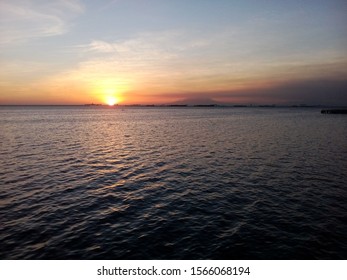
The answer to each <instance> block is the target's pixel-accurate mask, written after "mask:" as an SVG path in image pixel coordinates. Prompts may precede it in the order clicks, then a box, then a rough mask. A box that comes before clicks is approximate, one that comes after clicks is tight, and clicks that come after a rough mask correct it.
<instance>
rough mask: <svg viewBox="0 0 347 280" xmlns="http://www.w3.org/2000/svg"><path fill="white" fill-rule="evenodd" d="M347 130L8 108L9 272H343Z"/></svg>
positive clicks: (294, 114)
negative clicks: (175, 263)
mask: <svg viewBox="0 0 347 280" xmlns="http://www.w3.org/2000/svg"><path fill="white" fill-rule="evenodd" d="M346 143H347V117H346V116H345V115H322V114H320V110H319V109H307V108H306V109H304V108H288V109H285V108H277V109H276V108H125V109H121V108H115V109H106V108H89V107H83V106H82V107H4V106H3V107H0V187H1V192H0V258H2V259H346V258H347V245H346V233H347V183H346V182H347V144H346Z"/></svg>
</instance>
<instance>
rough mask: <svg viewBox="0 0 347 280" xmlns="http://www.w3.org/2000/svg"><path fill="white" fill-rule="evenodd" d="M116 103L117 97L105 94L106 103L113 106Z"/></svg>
mask: <svg viewBox="0 0 347 280" xmlns="http://www.w3.org/2000/svg"><path fill="white" fill-rule="evenodd" d="M117 103H118V99H117V98H116V97H115V96H107V97H106V104H107V105H109V106H114V105H115V104H117Z"/></svg>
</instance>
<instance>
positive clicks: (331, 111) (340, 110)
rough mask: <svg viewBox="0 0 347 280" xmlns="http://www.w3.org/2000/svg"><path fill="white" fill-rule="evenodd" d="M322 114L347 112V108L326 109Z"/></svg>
mask: <svg viewBox="0 0 347 280" xmlns="http://www.w3.org/2000/svg"><path fill="white" fill-rule="evenodd" d="M321 113H322V114H347V109H324V110H322V111H321Z"/></svg>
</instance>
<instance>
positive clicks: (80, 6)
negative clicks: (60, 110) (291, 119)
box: [0, 0, 347, 105]
mask: <svg viewBox="0 0 347 280" xmlns="http://www.w3.org/2000/svg"><path fill="white" fill-rule="evenodd" d="M0 69H1V70H0V104H2V105H5V104H86V103H102V104H106V103H117V104H179V103H189V102H194V103H199V102H200V103H203V102H207V103H211V102H212V103H213V102H215V103H225V104H279V105H298V104H308V105H347V1H345V0H325V1H323V0H315V1H313V0H300V1H299V0H291V1H288V0H283V1H282V0H276V1H275V0H104V1H102V0H99V1H96V0H93V1H92V0H0Z"/></svg>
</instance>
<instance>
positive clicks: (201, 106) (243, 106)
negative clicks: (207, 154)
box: [0, 104, 347, 109]
mask: <svg viewBox="0 0 347 280" xmlns="http://www.w3.org/2000/svg"><path fill="white" fill-rule="evenodd" d="M0 107H81V108H107V109H117V108H319V109H322V108H325V109H328V108H329V109H337V108H341V109H345V108H347V105H343V106H337V105H333V106H330V105H266V104H265V105H243V104H236V105H221V104H159V105H156V104H129V105H113V106H109V105H106V104H105V105H104V104H75V105H72V104H67V105H65V104H45V105H43V104H30V105H28V104H0Z"/></svg>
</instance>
